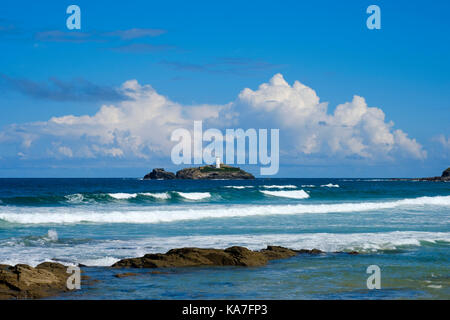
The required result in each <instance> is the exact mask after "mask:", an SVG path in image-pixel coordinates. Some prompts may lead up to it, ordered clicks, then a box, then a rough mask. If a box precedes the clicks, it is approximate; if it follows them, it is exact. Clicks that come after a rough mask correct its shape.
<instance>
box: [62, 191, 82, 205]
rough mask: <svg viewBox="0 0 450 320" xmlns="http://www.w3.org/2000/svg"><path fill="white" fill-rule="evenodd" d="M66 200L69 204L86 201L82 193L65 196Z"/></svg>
mask: <svg viewBox="0 0 450 320" xmlns="http://www.w3.org/2000/svg"><path fill="white" fill-rule="evenodd" d="M64 198H66V199H67V202H69V203H81V202H82V201H83V200H84V197H83V195H82V194H80V193H75V194H68V195H67V196H64Z"/></svg>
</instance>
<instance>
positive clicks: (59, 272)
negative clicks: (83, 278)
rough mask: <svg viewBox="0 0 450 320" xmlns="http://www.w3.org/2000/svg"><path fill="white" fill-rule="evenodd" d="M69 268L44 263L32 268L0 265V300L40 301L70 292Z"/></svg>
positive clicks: (57, 264) (19, 265)
mask: <svg viewBox="0 0 450 320" xmlns="http://www.w3.org/2000/svg"><path fill="white" fill-rule="evenodd" d="M66 270H67V267H65V266H64V265H62V264H59V263H53V262H44V263H41V264H40V265H38V266H36V268H33V267H30V266H28V265H25V264H18V265H15V266H8V265H0V299H38V298H44V297H48V296H52V295H56V294H59V293H62V292H64V291H68V289H67V287H66V281H67V278H68V277H69V276H70V275H69V274H68V273H66Z"/></svg>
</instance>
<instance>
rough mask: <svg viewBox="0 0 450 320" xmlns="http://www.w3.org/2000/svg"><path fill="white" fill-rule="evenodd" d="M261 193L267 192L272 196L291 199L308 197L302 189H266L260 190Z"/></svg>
mask: <svg viewBox="0 0 450 320" xmlns="http://www.w3.org/2000/svg"><path fill="white" fill-rule="evenodd" d="M260 191H261V192H262V193H264V194H267V195H269V196H273V197H281V198H291V199H306V198H309V194H307V193H306V192H305V191H304V190H295V191H267V190H260Z"/></svg>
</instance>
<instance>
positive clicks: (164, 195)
mask: <svg viewBox="0 0 450 320" xmlns="http://www.w3.org/2000/svg"><path fill="white" fill-rule="evenodd" d="M139 195H142V196H146V197H152V198H156V199H161V200H166V199H169V198H170V194H169V193H168V192H157V193H151V192H143V193H139Z"/></svg>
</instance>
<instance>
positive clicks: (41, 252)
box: [0, 231, 450, 266]
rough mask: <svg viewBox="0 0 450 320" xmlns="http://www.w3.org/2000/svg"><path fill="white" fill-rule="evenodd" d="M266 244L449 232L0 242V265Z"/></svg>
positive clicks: (414, 239) (357, 241)
mask: <svg viewBox="0 0 450 320" xmlns="http://www.w3.org/2000/svg"><path fill="white" fill-rule="evenodd" d="M268 245H279V246H283V247H288V248H291V249H296V250H299V249H319V250H322V251H324V252H337V251H343V252H350V251H358V252H361V253H373V252H378V251H396V250H407V249H409V248H414V247H422V246H436V245H439V246H449V245H450V233H449V232H421V231H394V232H373V233H300V234H239V235H223V234H214V235H202V236H171V237H148V238H140V239H126V240H117V239H116V240H112V239H108V240H96V241H91V242H87V243H78V244H76V245H73V244H67V245H64V246H62V245H56V244H55V245H53V246H45V247H42V248H41V249H39V248H33V250H32V251H30V249H29V248H27V247H26V246H24V245H23V244H21V243H16V242H9V243H6V242H5V240H0V264H10V265H15V264H17V263H25V264H29V265H32V266H36V265H37V264H39V263H41V262H44V261H58V262H60V263H63V264H65V265H72V264H76V263H82V264H84V265H88V266H111V265H112V264H113V263H115V262H117V261H118V260H119V259H123V258H130V257H140V256H143V255H144V254H146V253H163V252H167V251H168V250H170V249H173V248H181V247H202V248H222V249H223V248H227V247H231V246H244V247H247V248H249V249H251V250H260V249H263V248H265V247H266V246H268Z"/></svg>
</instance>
